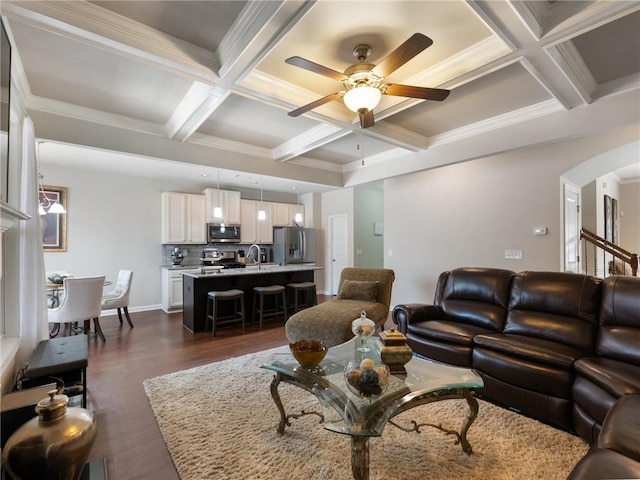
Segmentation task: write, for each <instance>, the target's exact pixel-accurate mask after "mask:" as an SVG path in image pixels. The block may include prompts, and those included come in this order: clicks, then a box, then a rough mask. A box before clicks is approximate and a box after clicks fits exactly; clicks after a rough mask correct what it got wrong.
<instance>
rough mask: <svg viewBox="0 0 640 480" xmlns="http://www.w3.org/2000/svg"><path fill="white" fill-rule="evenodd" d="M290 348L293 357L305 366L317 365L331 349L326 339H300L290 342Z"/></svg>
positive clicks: (312, 366)
mask: <svg viewBox="0 0 640 480" xmlns="http://www.w3.org/2000/svg"><path fill="white" fill-rule="evenodd" d="M289 348H290V349H291V354H292V355H293V358H295V359H296V360H297V361H298V363H299V364H300V365H302V366H303V367H305V368H314V367H317V366H318V365H319V364H320V362H321V361H322V360H323V359H324V357H325V355H326V354H327V351H328V350H329V347H327V344H326V343H325V341H324V340H299V341H297V342H295V343H290V344H289Z"/></svg>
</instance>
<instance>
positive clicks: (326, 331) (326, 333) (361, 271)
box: [285, 268, 395, 347]
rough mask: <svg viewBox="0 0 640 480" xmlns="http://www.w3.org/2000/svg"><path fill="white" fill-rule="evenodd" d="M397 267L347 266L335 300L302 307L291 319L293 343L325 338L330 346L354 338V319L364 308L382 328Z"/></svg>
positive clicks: (289, 331) (288, 330) (289, 334)
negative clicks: (393, 268) (352, 323)
mask: <svg viewBox="0 0 640 480" xmlns="http://www.w3.org/2000/svg"><path fill="white" fill-rule="evenodd" d="M394 279H395V275H394V273H393V270H389V269H382V268H345V269H344V270H342V273H341V275H340V285H339V288H338V296H337V298H336V299H335V300H330V301H328V302H324V303H321V304H319V305H315V306H313V307H310V308H306V309H304V310H301V311H300V312H298V313H296V314H294V315H292V316H291V317H289V319H288V320H287V323H286V325H285V330H286V334H287V338H288V339H289V342H292V343H293V342H297V341H298V340H324V341H325V342H326V343H327V345H328V346H330V347H331V346H334V345H339V344H341V343H344V342H346V341H348V340H350V339H351V338H353V333H352V332H351V322H353V321H354V320H355V319H356V318H359V317H360V312H362V311H364V312H366V314H367V317H368V318H370V319H371V320H373V321H374V322H375V324H376V327H377V328H381V327H382V326H383V325H384V322H385V321H386V320H387V318H388V316H389V306H390V304H391V287H392V285H393V281H394Z"/></svg>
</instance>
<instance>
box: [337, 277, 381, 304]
mask: <svg viewBox="0 0 640 480" xmlns="http://www.w3.org/2000/svg"><path fill="white" fill-rule="evenodd" d="M377 294H378V282H367V281H361V280H345V281H344V282H342V284H341V285H340V291H339V292H338V299H340V300H362V301H363V302H375V301H376V297H377Z"/></svg>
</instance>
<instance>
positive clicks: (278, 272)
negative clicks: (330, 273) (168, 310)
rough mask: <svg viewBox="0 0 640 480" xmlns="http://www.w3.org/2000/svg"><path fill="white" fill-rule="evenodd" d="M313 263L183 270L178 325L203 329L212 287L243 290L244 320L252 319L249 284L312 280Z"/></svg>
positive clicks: (215, 288)
mask: <svg viewBox="0 0 640 480" xmlns="http://www.w3.org/2000/svg"><path fill="white" fill-rule="evenodd" d="M315 270H321V267H316V266H315V264H302V265H286V266H279V265H277V264H266V265H261V266H260V267H259V268H258V267H257V266H247V267H246V268H230V269H225V270H217V271H212V272H205V273H195V272H189V273H185V274H184V275H183V277H182V279H183V286H182V288H183V306H182V326H183V327H184V328H186V329H187V330H189V331H190V332H192V333H197V332H204V331H205V327H206V324H207V294H208V293H209V292H210V291H212V290H229V289H231V288H237V289H239V290H242V291H243V292H244V302H245V315H246V321H247V323H249V322H251V320H252V313H253V310H252V306H253V305H252V299H253V287H258V286H261V287H263V286H268V285H282V286H285V285H287V283H291V282H313V281H314V271H315Z"/></svg>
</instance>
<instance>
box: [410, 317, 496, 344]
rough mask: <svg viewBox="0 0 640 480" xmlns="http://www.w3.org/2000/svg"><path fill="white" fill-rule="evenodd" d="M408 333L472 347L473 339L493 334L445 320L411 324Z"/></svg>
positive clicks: (485, 330) (489, 331)
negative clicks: (484, 334) (481, 335)
mask: <svg viewBox="0 0 640 480" xmlns="http://www.w3.org/2000/svg"><path fill="white" fill-rule="evenodd" d="M407 329H408V331H409V332H411V333H413V334H415V335H420V336H423V337H428V338H432V339H434V340H440V341H443V342H451V343H458V344H461V345H469V346H471V345H472V343H473V337H475V336H476V335H480V334H483V333H491V330H487V329H486V328H480V327H476V326H475V325H467V324H465V323H459V322H447V321H444V320H432V321H428V322H418V323H411V324H409V325H408V327H407Z"/></svg>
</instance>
